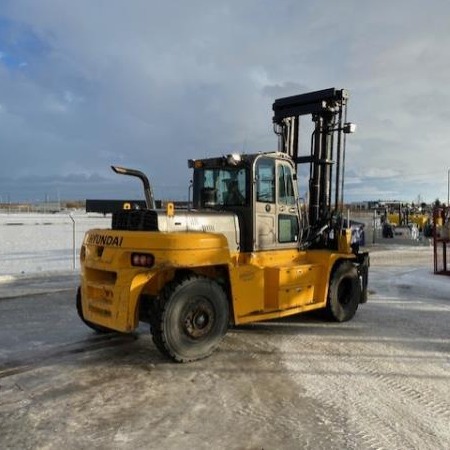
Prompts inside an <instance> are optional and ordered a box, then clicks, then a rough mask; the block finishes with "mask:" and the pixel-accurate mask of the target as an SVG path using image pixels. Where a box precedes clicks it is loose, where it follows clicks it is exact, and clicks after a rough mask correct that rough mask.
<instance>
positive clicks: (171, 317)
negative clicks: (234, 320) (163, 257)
mask: <svg viewBox="0 0 450 450" xmlns="http://www.w3.org/2000/svg"><path fill="white" fill-rule="evenodd" d="M155 310H156V311H154V317H153V318H152V320H151V323H152V325H151V332H152V336H153V342H154V343H155V345H156V347H157V348H158V349H159V350H160V351H161V352H162V353H163V354H165V355H166V356H168V357H169V358H171V359H173V360H174V361H177V362H189V361H195V360H198V359H203V358H206V357H207V356H209V355H210V354H211V353H212V352H213V351H214V350H215V349H216V348H217V346H218V345H219V343H220V341H221V340H222V338H223V336H224V335H225V333H226V331H227V328H228V320H229V308H228V300H227V296H226V295H225V292H224V291H223V289H222V288H221V287H220V285H219V284H217V283H216V282H214V281H212V280H210V279H208V278H205V277H201V276H197V275H187V276H184V277H183V278H181V279H179V280H175V281H173V282H171V283H169V284H168V285H167V286H166V287H165V288H164V290H163V293H162V295H161V297H160V302H159V305H158V307H156V308H155Z"/></svg>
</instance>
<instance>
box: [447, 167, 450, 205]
mask: <svg viewBox="0 0 450 450" xmlns="http://www.w3.org/2000/svg"><path fill="white" fill-rule="evenodd" d="M449 200H450V169H448V170H447V208H448V207H449V206H450V205H449Z"/></svg>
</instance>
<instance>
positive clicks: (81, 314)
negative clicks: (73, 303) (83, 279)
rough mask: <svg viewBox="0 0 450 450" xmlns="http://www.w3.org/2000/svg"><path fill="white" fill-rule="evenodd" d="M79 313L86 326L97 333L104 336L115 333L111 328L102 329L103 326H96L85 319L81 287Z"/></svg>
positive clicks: (78, 292)
mask: <svg viewBox="0 0 450 450" xmlns="http://www.w3.org/2000/svg"><path fill="white" fill-rule="evenodd" d="M77 312H78V315H79V316H80V319H81V320H82V321H83V322H84V323H85V325H87V326H88V327H89V328H91V329H92V330H94V331H95V332H96V333H102V334H104V333H112V332H113V331H114V330H111V329H109V328H106V327H102V326H101V325H96V324H95V323H92V322H89V320H86V319H85V318H84V314H83V304H82V302H81V287H79V288H78V290H77Z"/></svg>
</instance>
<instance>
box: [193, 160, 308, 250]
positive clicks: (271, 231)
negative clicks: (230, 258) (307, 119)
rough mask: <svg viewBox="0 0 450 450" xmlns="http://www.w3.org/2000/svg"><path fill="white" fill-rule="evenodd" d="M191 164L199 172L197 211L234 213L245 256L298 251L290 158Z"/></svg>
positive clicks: (195, 185)
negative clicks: (265, 252) (288, 250)
mask: <svg viewBox="0 0 450 450" xmlns="http://www.w3.org/2000/svg"><path fill="white" fill-rule="evenodd" d="M188 164H189V167H190V168H193V169H194V177H193V207H194V209H197V210H205V209H209V210H216V211H232V212H234V213H235V214H236V215H237V216H238V219H239V226H240V242H241V251H243V252H252V251H261V250H273V249H283V248H296V247H298V242H299V229H300V227H299V210H298V206H297V200H296V199H297V198H298V195H297V183H296V174H295V167H294V165H293V163H292V162H291V160H290V158H289V157H288V156H287V155H285V154H283V153H274V152H271V153H258V154H256V155H228V156H224V157H222V158H208V159H201V160H189V162H188Z"/></svg>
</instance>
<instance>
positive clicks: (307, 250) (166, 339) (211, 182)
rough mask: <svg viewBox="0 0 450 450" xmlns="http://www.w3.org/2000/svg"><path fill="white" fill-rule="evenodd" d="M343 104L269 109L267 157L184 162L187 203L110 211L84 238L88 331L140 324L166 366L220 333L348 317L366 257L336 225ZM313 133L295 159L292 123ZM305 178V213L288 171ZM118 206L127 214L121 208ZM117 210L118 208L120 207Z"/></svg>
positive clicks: (203, 352) (313, 100) (313, 99)
mask: <svg viewBox="0 0 450 450" xmlns="http://www.w3.org/2000/svg"><path fill="white" fill-rule="evenodd" d="M348 98H349V94H348V91H346V90H344V89H340V90H338V89H335V88H330V89H325V90H321V91H315V92H310V93H306V94H301V95H296V96H292V97H286V98H280V99H277V100H276V101H275V102H274V103H273V111H274V115H273V125H274V131H275V133H276V134H277V136H278V150H277V151H273V152H262V153H255V154H234V153H232V154H229V155H226V156H220V157H216V158H206V159H192V160H189V161H188V166H189V168H191V169H192V170H193V179H192V180H193V182H192V192H191V200H192V202H191V205H190V208H188V209H184V210H182V209H175V208H174V206H173V204H171V203H169V204H168V205H167V207H166V208H165V209H156V208H155V201H154V197H153V192H152V188H151V185H150V183H149V180H148V178H147V177H146V175H145V174H144V173H142V172H140V171H137V170H132V169H126V168H122V167H113V170H115V172H117V173H119V174H124V175H131V176H135V177H138V178H139V179H140V180H141V181H142V183H143V186H144V193H145V199H146V207H145V208H139V209H133V208H131V209H124V210H121V211H118V212H115V213H114V214H113V217H112V226H111V229H94V230H90V231H88V232H87V233H86V236H85V238H84V242H83V244H82V248H81V254H80V258H81V285H80V288H79V289H78V293H77V310H78V313H79V315H80V317H81V319H82V320H83V321H84V322H85V323H86V324H87V325H88V326H90V327H91V328H93V329H94V330H96V331H97V332H111V331H119V332H124V333H130V332H132V331H133V330H135V329H136V327H137V326H138V324H139V322H140V321H143V322H147V323H149V325H150V330H151V333H152V337H153V341H154V343H155V345H156V346H157V348H158V349H159V350H160V351H161V352H162V353H163V354H165V355H167V356H168V357H169V358H171V359H173V360H174V361H177V362H188V361H194V360H198V359H201V358H204V357H206V356H208V355H210V354H211V353H212V352H213V351H214V349H215V348H216V347H217V346H218V345H219V343H220V341H221V339H222V338H223V336H224V335H225V333H226V331H227V329H228V327H229V326H230V325H240V324H246V323H251V322H256V321H262V320H270V319H276V318H280V317H286V316H290V315H293V314H299V313H302V312H306V311H312V310H318V309H322V310H323V312H324V314H325V315H326V316H327V317H328V318H329V319H331V320H334V321H338V322H343V321H347V320H350V319H352V317H353V316H354V315H355V312H356V310H357V308H358V306H359V304H360V303H364V302H365V301H366V300H367V281H368V268H369V255H368V253H366V252H360V251H359V245H358V242H357V241H352V236H351V230H350V228H349V226H347V225H348V224H346V220H345V219H344V218H343V214H342V205H343V186H344V161H345V137H346V134H348V133H351V132H353V131H354V129H355V126H354V124H352V123H349V122H347V120H346V116H347V103H348ZM302 116H311V117H312V122H313V131H312V134H311V136H309V135H308V136H307V137H308V141H309V142H310V145H308V147H307V151H306V154H300V151H299V150H300V145H299V143H300V139H299V137H300V130H301V128H300V126H299V123H300V118H301V117H302ZM300 165H302V166H303V167H305V168H306V172H307V171H308V169H309V177H308V176H307V177H308V184H309V194H308V199H309V201H308V204H306V203H305V202H303V201H301V200H300V198H299V195H298V181H299V180H298V175H297V173H298V172H297V168H298V166H300ZM127 205H128V204H127ZM127 208H129V206H127Z"/></svg>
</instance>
